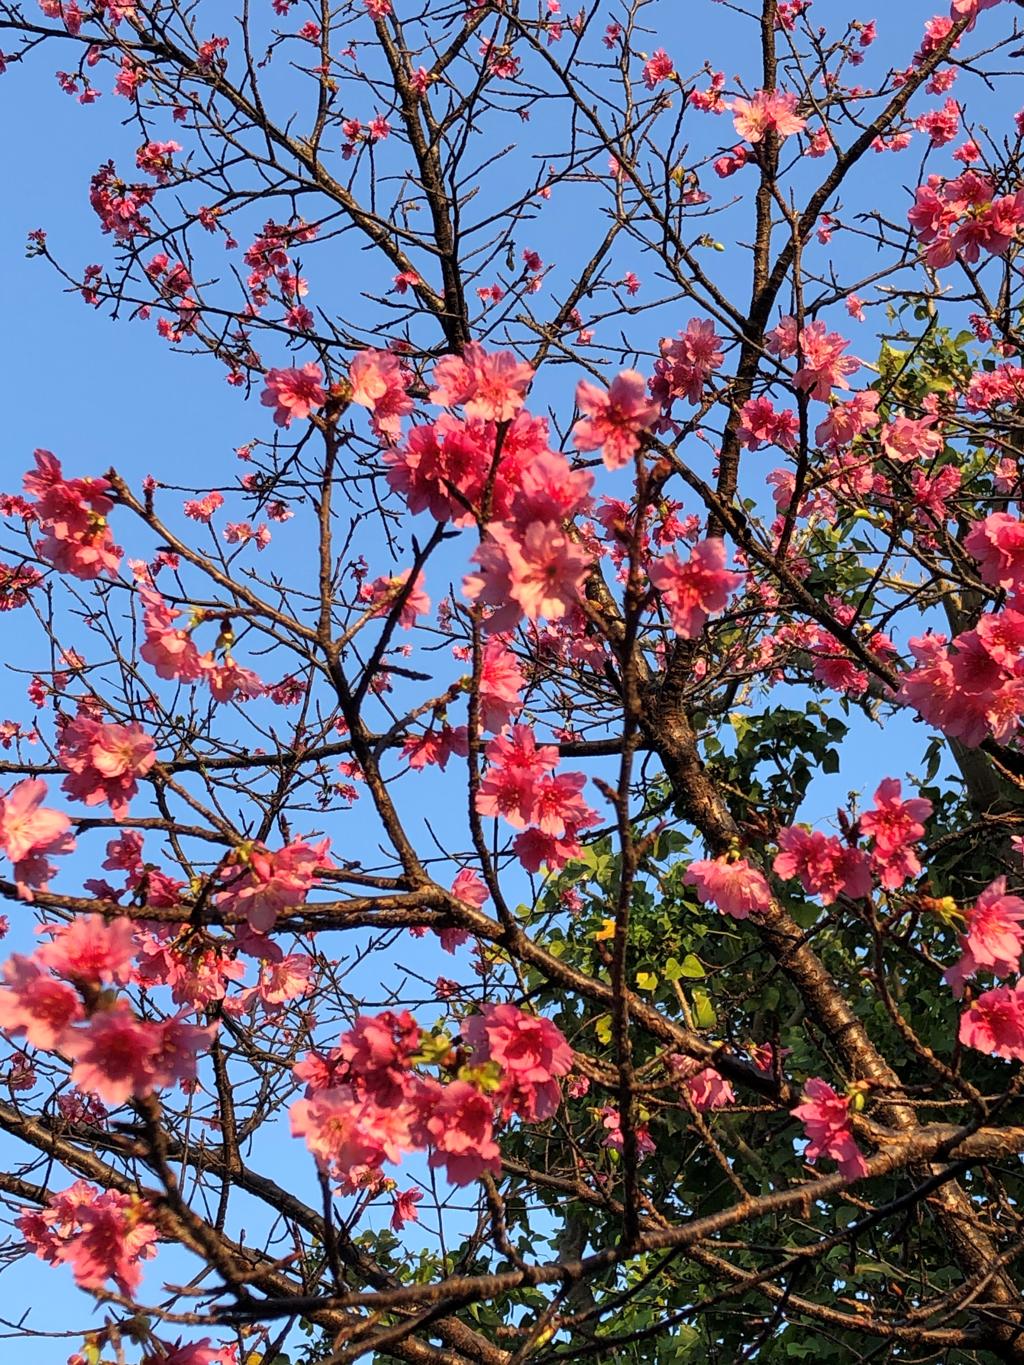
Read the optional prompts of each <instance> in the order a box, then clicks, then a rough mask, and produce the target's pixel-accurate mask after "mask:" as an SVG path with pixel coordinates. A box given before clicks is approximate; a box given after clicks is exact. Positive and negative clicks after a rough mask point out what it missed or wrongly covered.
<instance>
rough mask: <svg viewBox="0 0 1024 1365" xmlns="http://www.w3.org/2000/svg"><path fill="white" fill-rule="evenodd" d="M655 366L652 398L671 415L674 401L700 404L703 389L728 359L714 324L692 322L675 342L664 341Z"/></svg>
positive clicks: (700, 321)
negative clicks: (682, 399)
mask: <svg viewBox="0 0 1024 1365" xmlns="http://www.w3.org/2000/svg"><path fill="white" fill-rule="evenodd" d="M658 349H659V350H660V352H661V356H660V359H658V360H656V361H655V363H654V378H653V379H652V380H651V385H650V387H651V395H652V397H654V398H655V399H656V400H657V401H658V402H659V403H660V404H661V406H662V407H663V408H664V409H665V410H666V411H668V410H669V409H670V408H671V406H672V404H673V402H674V401H675V399H677V398H685V399H686V401H687V402H688V403H694V404H696V403H699V402H700V401H701V395H702V394H703V392H704V386H705V384H707V382H708V380H709V379H710V378H711V375H712V374H713V373H714V372H715V370H717V369H719V368H720V367H721V365H722V362H723V360H724V359H725V353H724V351H723V350H722V338H721V337H720V336H718V335H717V333H716V332H715V324H714V323H713V322H708V321H702V320H700V319H698V318H691V319H690V321H689V322H688V323H687V324H686V330H685V331H684V332H680V333H679V336H678V338H677V339H676V340H674V341H673V340H671V339H670V338H669V337H663V338H662V339H661V341H660V342H659V343H658Z"/></svg>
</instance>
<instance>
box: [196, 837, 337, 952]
mask: <svg viewBox="0 0 1024 1365" xmlns="http://www.w3.org/2000/svg"><path fill="white" fill-rule="evenodd" d="M330 844H331V841H330V839H322V840H321V841H320V842H319V843H318V844H308V843H306V841H305V840H304V839H295V840H293V841H292V842H291V843H290V844H286V845H285V846H284V848H281V849H278V850H277V852H276V853H272V852H271V851H270V850H269V849H266V848H264V847H263V846H262V845H260V844H248V845H246V846H245V847H243V848H239V849H236V850H235V852H234V853H232V854H231V856H230V857H229V858H228V859H226V861H225V862H224V863H223V864H222V866H221V868H220V870H219V872H218V876H219V878H220V880H221V881H222V882H223V883H224V886H223V887H222V889H221V890H219V891H218V892H217V893H216V895H215V896H214V903H215V904H216V905H217V907H218V909H220V910H222V911H224V912H225V913H228V914H235V915H244V916H245V918H246V920H247V921H248V924H249V927H250V929H252V931H253V933H255V934H266V933H269V931H270V930H271V929H272V928H273V927H274V924H275V922H276V920H277V917H278V915H279V914H281V912H282V911H287V910H293V909H295V908H296V907H297V906H300V905H303V904H305V901H306V897H307V896H308V895H309V892H310V890H311V889H312V887H313V885H314V884H315V882H316V878H317V868H318V867H330V866H332V864H331V860H330V856H329V854H328V849H329V848H330Z"/></svg>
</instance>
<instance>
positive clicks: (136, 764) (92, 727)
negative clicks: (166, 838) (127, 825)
mask: <svg viewBox="0 0 1024 1365" xmlns="http://www.w3.org/2000/svg"><path fill="white" fill-rule="evenodd" d="M57 754H58V757H59V759H60V762H61V764H62V766H63V767H65V768H66V769H67V770H68V775H67V777H65V779H64V781H63V783H62V784H61V790H62V791H65V792H67V794H68V796H70V797H71V798H72V799H73V800H76V801H84V802H85V804H86V805H87V806H97V805H99V804H100V802H102V801H105V802H106V803H107V804H108V805H109V806H110V809H111V812H112V813H113V815H114V818H115V819H117V820H123V819H124V817H125V816H126V815H127V814H128V803H129V801H131V799H132V797H133V796H135V795H136V793H137V792H138V780H137V779H138V778H140V777H144V776H145V775H146V773H148V772H149V770H150V768H152V766H153V764H154V763H155V762H156V744H155V743H154V741H153V738H152V736H151V735H147V734H146V732H145V730H143V728H142V726H141V725H135V724H132V725H109V724H104V723H103V722H102V721H99V720H97V719H96V718H95V716H93V715H91V714H90V713H89V710H88V709H87V708H84V707H83V708H82V709H80V710H79V712H78V715H77V716H75V717H74V718H73V719H67V720H65V721H64V723H63V724H62V725H61V726H60V729H59V734H58V741H57Z"/></svg>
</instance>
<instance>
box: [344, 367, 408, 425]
mask: <svg viewBox="0 0 1024 1365" xmlns="http://www.w3.org/2000/svg"><path fill="white" fill-rule="evenodd" d="M412 379H413V376H412V371H411V370H410V369H409V367H408V366H407V365H404V364H403V363H402V361H401V359H400V358H399V357H398V356H397V355H395V354H394V352H393V351H360V352H359V354H358V355H356V356H354V357H353V359H352V363H351V365H350V366H349V380H350V383H351V385H352V402H353V403H358V404H359V406H360V407H364V408H368V409H369V410H370V414H371V417H370V426H371V428H372V430H373V432H374V433H375V434H376V435H377V436H379V437H380V438H381V439H382V440H384V441H386V442H387V443H388V444H389V445H393V444H394V443H395V442H396V441H397V440H398V438H399V436H400V435H401V434H402V418H403V417H408V415H409V414H410V413H411V412H412V411H413V410H414V408H415V404H414V403H413V400H412V399H411V398H410V397H409V395H408V393H407V392H406V390H407V389H408V387H409V385H410V384H411V383H412Z"/></svg>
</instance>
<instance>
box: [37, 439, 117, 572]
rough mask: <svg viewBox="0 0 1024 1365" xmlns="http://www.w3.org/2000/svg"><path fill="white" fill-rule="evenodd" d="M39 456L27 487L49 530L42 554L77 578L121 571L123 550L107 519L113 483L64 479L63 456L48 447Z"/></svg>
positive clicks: (43, 525)
mask: <svg viewBox="0 0 1024 1365" xmlns="http://www.w3.org/2000/svg"><path fill="white" fill-rule="evenodd" d="M35 462H36V467H35V469H34V470H31V471H29V473H27V474H26V475H25V478H24V488H25V492H26V493H27V494H29V496H35V498H36V499H37V501H36V502H35V503H34V504H32V510H33V512H34V513H35V519H36V521H37V522H38V524H39V527H40V529H41V530H42V531H43V533H44V535H43V539H42V540H41V541H40V543H39V546H38V550H39V553H40V555H41V556H42V557H43V559H46V560H48V561H49V562H50V563H51V564H52V565H53V566H54V568H56V569H59V570H60V572H61V573H68V574H72V575H73V576H74V577H75V578H82V579H86V580H90V579H94V578H99V577H100V576H101V575H103V574H114V573H116V572H117V569H118V565H119V564H120V562H121V553H122V552H121V550H120V549H119V548H118V546H116V545H115V544H114V542H113V538H112V536H111V533H110V527H109V526H108V525H107V516H108V514H109V512H110V510H111V508H112V507H113V503H112V502H111V500H110V498H109V496H108V493H109V490H110V484H109V483H108V482H107V480H106V479H65V478H64V475H63V473H62V471H61V464H60V461H59V460H58V459H57V458H56V456H55V455H52V454H51V453H50V451H48V450H37V451H36V452H35Z"/></svg>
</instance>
